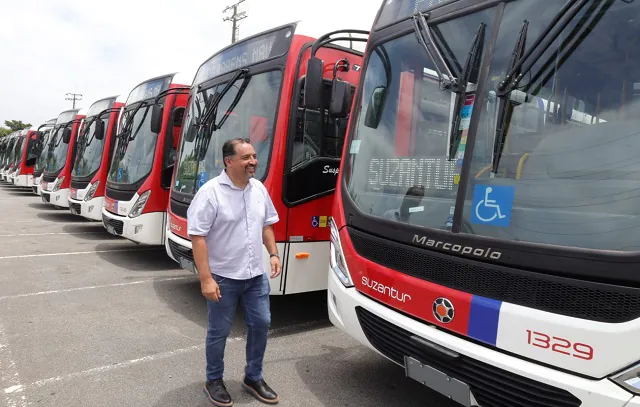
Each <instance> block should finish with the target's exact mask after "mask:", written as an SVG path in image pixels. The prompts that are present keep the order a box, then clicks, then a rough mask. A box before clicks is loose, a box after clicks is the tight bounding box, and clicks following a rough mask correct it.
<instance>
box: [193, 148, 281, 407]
mask: <svg viewBox="0 0 640 407" xmlns="http://www.w3.org/2000/svg"><path fill="white" fill-rule="evenodd" d="M222 159H223V161H224V166H225V169H224V171H222V173H221V174H220V175H219V176H217V177H215V178H213V179H211V180H209V181H208V182H207V183H205V184H204V185H203V186H202V187H201V188H200V189H199V190H198V192H197V193H196V195H195V197H194V198H193V202H191V205H190V206H189V210H188V212H187V224H188V226H187V230H188V233H189V236H190V237H191V242H192V245H193V256H194V260H195V263H196V268H197V269H198V275H199V277H200V285H201V290H202V294H203V295H204V296H205V297H206V299H207V306H208V310H209V327H208V329H207V339H206V359H207V369H206V382H205V385H204V389H203V392H204V394H205V395H206V397H207V398H208V400H209V401H210V402H211V403H212V404H213V405H215V406H219V407H228V406H232V405H233V400H232V399H231V396H230V395H229V393H228V391H227V389H226V387H225V384H224V381H223V371H224V361H223V359H224V349H225V344H226V341H227V337H228V336H229V332H230V330H231V323H232V321H233V318H234V315H235V311H236V305H237V303H238V302H239V301H241V303H242V306H243V308H244V315H245V317H244V318H245V322H246V324H247V346H246V358H247V365H246V367H245V377H244V379H243V382H242V386H243V387H244V388H245V389H246V390H248V391H249V392H250V393H251V394H253V396H254V397H256V398H257V399H258V400H260V401H262V402H264V403H268V404H276V403H278V401H279V397H278V395H277V394H276V393H275V392H274V391H273V390H272V389H271V388H270V387H269V386H268V385H267V383H265V381H264V379H263V377H262V361H263V358H264V353H265V350H266V346H267V334H268V331H269V325H270V323H271V312H270V309H269V293H270V291H271V290H270V286H269V279H268V277H267V275H266V273H265V270H264V267H263V263H262V245H263V244H264V246H265V247H266V248H267V251H268V252H269V255H270V263H271V278H275V277H277V276H278V275H279V274H280V271H281V266H280V258H279V257H278V248H277V246H276V240H275V235H274V233H273V227H272V225H273V224H274V223H276V222H278V220H279V217H278V213H277V212H276V209H275V207H274V205H273V202H272V201H271V198H270V197H269V193H268V192H267V189H266V188H265V187H264V185H263V184H262V183H261V182H260V181H258V180H256V179H254V178H253V176H254V175H255V172H256V167H257V165H258V161H257V160H256V153H255V150H254V148H253V146H252V145H251V143H250V141H249V140H248V139H239V138H238V139H233V140H229V141H226V142H225V143H224V145H223V146H222Z"/></svg>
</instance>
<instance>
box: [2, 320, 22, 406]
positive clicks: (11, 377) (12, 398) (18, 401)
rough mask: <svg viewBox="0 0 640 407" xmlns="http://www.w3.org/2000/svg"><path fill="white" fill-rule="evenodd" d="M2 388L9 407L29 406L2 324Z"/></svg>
mask: <svg viewBox="0 0 640 407" xmlns="http://www.w3.org/2000/svg"><path fill="white" fill-rule="evenodd" d="M0 387H3V388H4V391H3V393H4V395H5V400H6V401H7V407H24V406H26V405H27V398H26V396H25V394H24V392H23V390H24V386H23V385H21V384H20V377H19V376H18V371H17V369H16V363H15V362H14V361H13V359H12V358H11V351H10V350H9V341H8V339H7V335H6V334H5V332H4V327H3V326H2V323H0Z"/></svg>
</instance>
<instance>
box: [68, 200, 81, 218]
mask: <svg viewBox="0 0 640 407" xmlns="http://www.w3.org/2000/svg"><path fill="white" fill-rule="evenodd" d="M69 209H70V210H71V212H72V213H74V214H76V215H80V213H81V212H82V206H81V205H80V204H79V203H75V202H71V201H69Z"/></svg>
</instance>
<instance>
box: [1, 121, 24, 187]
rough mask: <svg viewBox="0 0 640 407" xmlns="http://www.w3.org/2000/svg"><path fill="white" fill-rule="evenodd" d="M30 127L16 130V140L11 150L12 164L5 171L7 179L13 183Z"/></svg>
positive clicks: (10, 160) (10, 159)
mask: <svg viewBox="0 0 640 407" xmlns="http://www.w3.org/2000/svg"><path fill="white" fill-rule="evenodd" d="M28 131H29V129H22V130H18V131H17V132H16V136H15V141H14V143H13V147H12V148H11V152H10V158H9V162H10V166H9V168H8V169H7V170H6V172H5V180H6V181H7V182H8V183H10V184H13V179H14V175H15V173H16V171H17V169H18V165H19V164H20V159H21V158H22V154H21V152H22V149H23V147H24V145H25V142H24V141H25V138H26V133H27V132H28Z"/></svg>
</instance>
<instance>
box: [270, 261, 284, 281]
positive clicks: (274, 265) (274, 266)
mask: <svg viewBox="0 0 640 407" xmlns="http://www.w3.org/2000/svg"><path fill="white" fill-rule="evenodd" d="M281 271H282V266H281V265H280V258H279V257H276V256H273V257H272V258H271V278H276V277H278V276H279V275H280V272H281Z"/></svg>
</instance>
